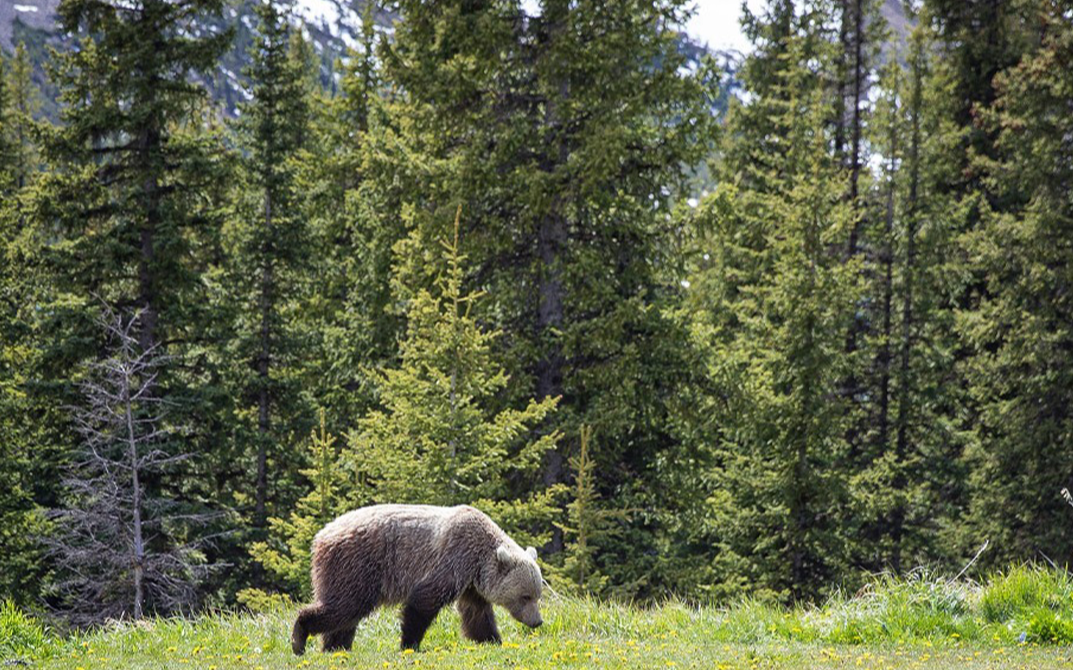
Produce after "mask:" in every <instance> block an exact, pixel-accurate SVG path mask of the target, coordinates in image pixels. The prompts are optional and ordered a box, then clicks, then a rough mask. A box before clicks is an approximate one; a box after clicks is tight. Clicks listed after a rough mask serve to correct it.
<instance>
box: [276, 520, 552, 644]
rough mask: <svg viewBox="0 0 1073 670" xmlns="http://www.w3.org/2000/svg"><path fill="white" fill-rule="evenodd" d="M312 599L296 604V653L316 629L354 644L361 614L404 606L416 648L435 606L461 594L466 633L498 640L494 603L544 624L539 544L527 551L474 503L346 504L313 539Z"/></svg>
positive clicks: (405, 628)
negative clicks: (356, 506) (381, 607)
mask: <svg viewBox="0 0 1073 670" xmlns="http://www.w3.org/2000/svg"><path fill="white" fill-rule="evenodd" d="M311 572H312V577H313V598H314V603H313V604H312V605H308V606H306V607H303V608H302V609H301V610H300V611H299V612H298V619H297V620H296V621H295V622H294V630H293V632H292V633H291V648H292V649H293V650H294V653H295V654H298V655H301V654H302V653H304V652H305V646H306V639H307V638H308V637H309V636H310V635H316V634H318V633H319V634H320V635H322V640H321V647H322V649H323V650H324V651H334V650H340V649H350V646H351V644H352V643H353V642H354V630H355V628H356V626H357V624H358V622H359V621H361V620H362V619H363V618H365V617H366V616H368V615H369V614H370V613H371V612H372V611H373V610H374V609H376V608H377V606H379V605H388V604H402V605H403V610H402V648H403V649H414V650H416V649H417V648H418V646H419V645H420V644H421V640H422V638H424V636H425V631H427V630H428V627H429V626H430V625H431V624H432V622H433V620H434V619H435V618H436V615H437V613H439V611H440V609H441V608H443V607H444V606H446V605H448V604H450V603H451V602H453V601H455V600H457V601H458V611H459V614H460V615H461V616H462V634H463V635H465V636H466V637H467V638H469V639H470V640H473V641H475V642H494V643H499V642H500V637H499V630H498V629H497V628H496V620H495V614H494V613H493V612H492V603H495V604H496V605H501V606H502V607H505V608H506V609H507V611H508V612H510V614H511V616H513V617H514V618H515V619H517V620H518V621H520V622H522V623H524V624H525V625H527V626H530V627H532V628H536V627H537V626H539V625H540V624H541V623H542V619H541V616H540V607H539V602H540V592H541V589H542V587H543V579H542V578H541V575H540V567H539V566H537V563H536V550H535V549H533V548H532V547H529V548H528V549H526V550H523V549H522V548H521V547H519V546H518V545H517V544H516V543H515V542H514V540H512V539H510V538H509V537H507V534H506V533H504V532H503V530H502V529H501V528H500V527H499V526H497V525H496V524H495V522H494V521H492V520H491V519H489V518H488V517H487V516H486V515H485V514H483V513H481V512H479V511H477V510H475V509H473V508H472V507H468V506H465V505H463V506H459V507H433V506H430V505H373V506H371V507H363V508H361V509H357V510H354V511H353V512H348V513H347V514H344V515H343V516H341V517H339V518H338V519H336V520H335V521H332V522H331V523H329V524H328V525H326V526H325V527H324V528H323V529H321V531H320V532H319V533H317V536H316V537H315V538H313V567H312V570H311Z"/></svg>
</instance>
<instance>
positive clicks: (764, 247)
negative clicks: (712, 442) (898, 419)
mask: <svg viewBox="0 0 1073 670" xmlns="http://www.w3.org/2000/svg"><path fill="white" fill-rule="evenodd" d="M822 9H823V8H822V6H819V7H815V8H813V10H814V11H815V12H816V13H814V14H810V13H809V12H804V13H803V14H802V15H798V14H797V12H796V11H795V10H794V8H793V6H792V5H790V4H789V3H775V4H774V5H773V6H772V8H771V9H770V10H769V13H768V14H767V15H766V16H764V17H752V19H751V20H750V23H749V26H750V32H751V34H753V35H754V36H758V37H759V36H764V37H763V39H762V40H761V41H759V42H758V47H759V48H758V49H757V51H755V52H754V53H753V54H752V55H751V56H750V57H749V60H748V61H747V63H746V65H745V68H744V73H745V79H744V81H745V86H746V90H747V91H749V93H750V94H751V99H750V100H749V102H748V103H747V104H742V105H739V106H737V107H735V108H733V109H732V112H731V116H730V119H729V120H728V132H727V134H726V138H727V142H728V144H729V146H728V147H727V149H726V151H725V156H726V158H725V159H724V160H725V162H724V163H723V164H722V165H720V166H719V167H720V172H719V174H720V177H721V180H722V184H721V186H720V191H719V192H717V194H716V195H714V196H712V198H711V199H710V200H711V202H710V203H708V204H706V206H705V207H704V208H702V211H701V212H699V213H698V216H697V218H696V219H695V221H694V226H695V227H696V230H697V233H696V234H697V237H698V244H699V246H700V250H699V251H703V253H704V254H705V256H704V257H703V260H701V261H700V262H699V263H698V268H697V270H696V271H695V273H694V275H693V276H692V277H691V278H690V287H691V288H690V294H691V295H690V296H689V298H688V304H689V305H690V306H691V307H690V309H691V310H692V311H693V313H694V315H695V316H694V318H695V319H696V323H695V325H694V328H693V329H694V333H695V337H698V338H699V339H700V344H701V345H702V346H704V347H705V348H706V349H707V350H708V352H709V360H710V362H709V374H710V377H711V385H712V387H713V389H714V391H713V392H714V393H715V397H714V398H713V400H712V402H710V403H709V405H710V409H711V411H712V414H711V415H710V416H708V417H707V421H711V422H712V429H711V431H710V434H712V435H713V437H714V438H715V439H716V440H717V445H716V446H715V453H714V454H713V455H712V456H711V457H710V460H711V461H712V462H713V466H714V468H715V473H714V475H713V476H714V479H715V485H714V491H713V493H712V494H711V497H710V498H709V500H708V501H707V502H708V505H709V506H710V512H709V514H710V515H711V517H712V519H711V521H710V523H711V530H710V534H711V536H712V537H711V540H712V544H714V545H715V546H717V547H718V548H719V551H718V553H717V554H716V555H714V556H712V559H711V560H712V563H713V564H714V566H715V570H714V572H713V574H712V578H713V579H714V580H715V581H716V584H714V585H713V586H714V587H715V589H716V590H717V591H722V592H726V591H729V592H734V590H735V589H737V588H741V587H745V588H747V589H749V590H751V591H753V592H754V593H756V594H758V595H761V596H764V597H772V598H778V599H793V600H798V599H808V598H814V597H816V596H818V595H820V594H822V593H824V592H825V589H826V588H828V586H829V584H830V583H831V580H832V579H834V578H835V576H836V575H841V574H843V571H844V569H845V567H846V563H847V559H848V546H847V545H848V538H847V537H846V535H845V530H844V527H843V526H842V519H841V518H840V510H841V509H842V508H843V506H844V505H845V502H846V499H847V485H848V474H849V473H848V472H847V471H846V463H847V454H848V451H849V449H848V443H847V441H846V438H845V436H846V429H847V427H848V425H849V423H848V419H849V417H850V412H849V407H848V404H847V402H846V400H845V397H844V395H842V394H841V393H840V392H839V389H840V387H841V385H842V382H843V381H844V379H845V375H846V373H847V372H848V370H849V360H848V359H847V357H846V356H845V355H844V345H845V333H846V332H847V330H846V329H848V328H849V325H850V323H851V322H852V319H853V316H854V314H855V312H856V304H857V301H858V299H859V298H860V288H861V287H860V281H859V272H860V268H859V264H858V263H857V262H847V261H846V259H845V256H844V249H845V248H846V247H845V244H846V241H847V238H848V235H849V234H850V233H851V230H852V227H853V225H854V221H855V214H854V207H853V206H852V204H851V203H850V202H848V201H847V200H846V198H845V197H844V194H845V190H844V189H845V186H846V183H847V182H846V179H847V175H846V174H845V172H844V171H843V168H842V166H840V165H839V162H838V161H837V160H836V159H835V156H833V155H832V153H831V152H830V150H829V146H828V141H827V135H826V132H825V126H826V124H827V120H828V119H829V118H830V115H831V103H830V100H831V97H830V95H829V92H828V91H827V89H826V84H825V82H824V81H823V79H822V78H821V77H819V76H818V72H819V71H822V68H823V66H824V64H825V63H829V62H830V59H831V58H832V56H833V53H832V50H831V48H830V42H827V41H825V40H824V39H819V37H818V36H817V35H816V34H815V33H813V32H812V29H813V28H814V27H815V26H817V25H824V24H825V21H823V14H822V13H821V11H822ZM816 63H819V66H818V67H816ZM814 67H815V68H816V69H813V68H814ZM768 148H770V149H771V151H770V153H766V151H767V150H768ZM758 150H759V151H764V152H765V153H763V156H762V162H757V161H755V160H754V158H755V157H756V155H757V154H756V152H757V151H758ZM735 182H736V183H735Z"/></svg>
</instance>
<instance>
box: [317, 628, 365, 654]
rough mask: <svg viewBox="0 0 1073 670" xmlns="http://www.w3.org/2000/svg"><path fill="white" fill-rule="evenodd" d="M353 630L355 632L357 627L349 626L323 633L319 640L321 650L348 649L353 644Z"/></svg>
mask: <svg viewBox="0 0 1073 670" xmlns="http://www.w3.org/2000/svg"><path fill="white" fill-rule="evenodd" d="M355 632H357V627H356V626H351V627H350V628H341V629H339V630H335V631H332V632H330V633H325V634H324V638H323V640H322V641H321V649H322V650H323V651H350V647H351V646H352V645H353V644H354V633H355Z"/></svg>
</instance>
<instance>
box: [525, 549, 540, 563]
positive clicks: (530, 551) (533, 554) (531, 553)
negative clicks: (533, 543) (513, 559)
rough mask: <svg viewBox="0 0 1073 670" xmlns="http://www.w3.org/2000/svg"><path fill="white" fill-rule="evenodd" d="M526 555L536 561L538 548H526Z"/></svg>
mask: <svg viewBox="0 0 1073 670" xmlns="http://www.w3.org/2000/svg"><path fill="white" fill-rule="evenodd" d="M525 553H527V554H529V558H531V559H533V560H534V561H535V560H536V556H537V554H536V548H535V547H526V548H525Z"/></svg>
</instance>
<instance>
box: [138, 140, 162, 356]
mask: <svg viewBox="0 0 1073 670" xmlns="http://www.w3.org/2000/svg"><path fill="white" fill-rule="evenodd" d="M161 141H162V139H161V133H160V130H159V128H158V127H157V126H156V125H155V123H152V122H150V125H149V126H148V127H147V128H145V129H144V130H143V131H142V137H141V143H140V144H141V147H140V150H141V164H142V169H143V170H144V171H145V178H144V180H143V181H142V198H143V207H144V208H145V210H144V214H145V220H144V221H143V222H142V228H141V231H140V239H139V243H140V257H139V260H138V306H139V308H140V309H141V311H142V314H141V316H140V319H139V320H140V321H141V328H140V329H139V331H138V344H139V345H140V346H141V347H142V351H149V350H151V349H153V348H154V347H155V346H156V341H157V334H156V328H157V309H158V306H157V304H156V280H157V278H156V277H155V276H154V272H155V268H154V267H153V266H154V263H155V258H156V249H155V242H156V231H157V228H158V227H159V225H160V181H159V175H158V174H157V170H156V166H155V165H154V163H156V162H157V160H158V158H159V156H160V153H161V151H160V149H161Z"/></svg>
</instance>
